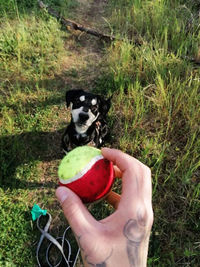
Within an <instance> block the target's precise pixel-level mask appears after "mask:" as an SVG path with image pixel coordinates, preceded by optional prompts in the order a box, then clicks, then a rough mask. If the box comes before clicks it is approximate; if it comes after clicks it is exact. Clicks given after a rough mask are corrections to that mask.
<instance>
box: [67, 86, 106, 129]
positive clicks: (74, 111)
mask: <svg viewBox="0 0 200 267" xmlns="http://www.w3.org/2000/svg"><path fill="white" fill-rule="evenodd" d="M66 102H67V107H70V110H71V115H72V120H73V122H74V124H75V127H76V130H77V132H78V133H84V132H86V131H87V129H88V128H89V127H90V126H91V125H92V123H93V122H94V121H96V120H97V118H98V117H99V115H103V116H105V115H106V113H107V112H108V110H109V108H110V99H108V100H104V99H102V98H101V97H100V96H99V95H95V94H92V93H88V92H85V91H83V90H70V91H68V92H67V93H66Z"/></svg>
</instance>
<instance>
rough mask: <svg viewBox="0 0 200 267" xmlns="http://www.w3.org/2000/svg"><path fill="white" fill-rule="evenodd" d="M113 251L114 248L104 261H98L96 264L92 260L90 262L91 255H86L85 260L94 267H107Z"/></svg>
mask: <svg viewBox="0 0 200 267" xmlns="http://www.w3.org/2000/svg"><path fill="white" fill-rule="evenodd" d="M112 253H113V249H112V250H111V252H110V254H109V255H108V257H107V258H106V259H105V260H104V261H102V262H100V263H96V264H94V263H92V262H89V261H88V257H89V255H86V256H85V261H86V262H87V264H89V265H90V266H92V267H106V266H107V265H106V261H107V260H108V259H109V258H110V257H111V256H112Z"/></svg>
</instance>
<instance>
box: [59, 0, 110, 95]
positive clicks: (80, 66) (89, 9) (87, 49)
mask: <svg viewBox="0 0 200 267" xmlns="http://www.w3.org/2000/svg"><path fill="white" fill-rule="evenodd" d="M78 2H79V4H80V6H79V7H78V8H77V11H76V12H77V18H76V19H75V20H76V21H77V22H78V23H80V24H83V25H84V26H86V27H90V28H94V29H97V30H98V31H100V32H108V26H107V25H106V21H105V19H104V16H105V9H106V4H107V1H102V0H101V1H100V0H93V1H91V0H89V1H87V0H78ZM65 45H66V50H67V51H70V54H69V55H68V56H67V57H66V58H65V60H64V64H63V70H65V71H66V75H65V76H64V77H63V79H64V81H65V85H66V86H69V88H70V89H76V88H83V89H85V90H92V87H93V86H94V85H95V80H96V77H98V75H99V73H100V70H101V67H100V65H101V62H102V60H103V55H104V54H103V49H102V48H103V43H102V41H101V40H99V39H98V38H97V37H94V36H91V35H89V34H86V33H82V32H80V31H73V35H72V36H70V38H69V39H68V40H66V42H65Z"/></svg>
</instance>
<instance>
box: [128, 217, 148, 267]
mask: <svg viewBox="0 0 200 267" xmlns="http://www.w3.org/2000/svg"><path fill="white" fill-rule="evenodd" d="M123 234H124V236H125V237H126V239H127V247H126V250H127V254H128V259H129V264H130V266H131V267H134V266H137V267H138V266H139V247H140V244H141V242H142V240H143V239H144V236H145V218H144V217H143V216H141V214H140V213H139V212H138V213H137V219H130V220H129V221H128V222H127V223H126V224H125V226H124V229H123Z"/></svg>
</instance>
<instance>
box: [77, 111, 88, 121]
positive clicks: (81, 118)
mask: <svg viewBox="0 0 200 267" xmlns="http://www.w3.org/2000/svg"><path fill="white" fill-rule="evenodd" d="M79 119H80V122H86V121H87V120H88V119H89V116H88V114H86V113H80V114H79Z"/></svg>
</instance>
